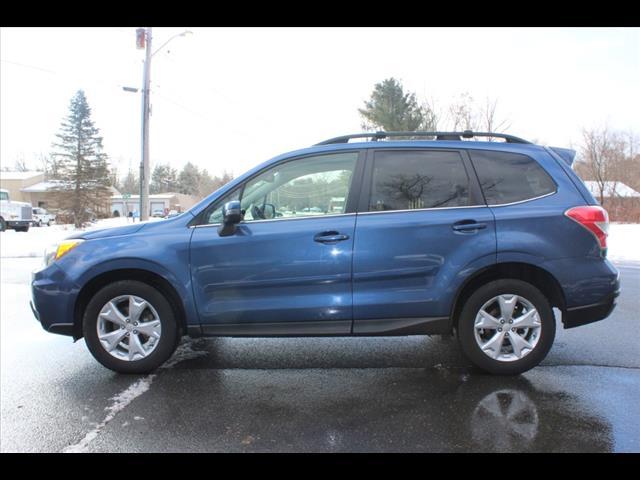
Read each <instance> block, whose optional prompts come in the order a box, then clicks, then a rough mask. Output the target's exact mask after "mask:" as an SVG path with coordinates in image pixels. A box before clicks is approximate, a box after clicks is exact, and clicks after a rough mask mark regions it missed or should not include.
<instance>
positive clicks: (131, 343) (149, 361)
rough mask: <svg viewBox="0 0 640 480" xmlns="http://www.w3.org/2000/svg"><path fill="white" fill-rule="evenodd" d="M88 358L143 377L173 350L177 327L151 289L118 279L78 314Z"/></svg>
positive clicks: (165, 303) (167, 306) (165, 304)
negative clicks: (80, 315)
mask: <svg viewBox="0 0 640 480" xmlns="http://www.w3.org/2000/svg"><path fill="white" fill-rule="evenodd" d="M83 332H84V337H85V342H86V344H87V347H88V348H89V351H90V352H91V354H92V355H93V356H94V357H95V358H96V360H98V361H99V362H100V363H101V364H102V365H104V366H105V367H107V368H109V369H111V370H114V371H116V372H120V373H149V372H151V371H153V370H155V369H156V368H158V367H159V366H160V365H162V364H163V363H164V362H165V361H166V360H168V359H169V357H170V356H171V355H172V354H173V352H174V351H175V349H176V347H177V345H178V341H179V339H180V338H179V329H178V325H177V321H176V318H175V313H174V312H173V309H172V308H171V305H170V304H169V302H168V301H167V300H166V298H165V296H164V295H163V294H162V293H161V292H159V291H158V290H157V289H155V288H154V287H152V286H150V285H148V284H146V283H142V282H138V281H134V280H124V281H119V282H115V283H112V284H110V285H107V286H106V287H104V288H103V289H101V290H100V291H98V293H96V294H95V295H94V296H93V298H92V299H91V301H90V302H89V304H88V305H87V308H86V310H85V313H84V318H83Z"/></svg>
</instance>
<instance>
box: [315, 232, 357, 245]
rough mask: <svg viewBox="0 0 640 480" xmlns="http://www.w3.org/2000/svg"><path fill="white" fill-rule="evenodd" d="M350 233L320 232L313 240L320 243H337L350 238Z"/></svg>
mask: <svg viewBox="0 0 640 480" xmlns="http://www.w3.org/2000/svg"><path fill="white" fill-rule="evenodd" d="M348 239H349V235H344V234H342V233H340V232H320V233H318V234H317V235H315V236H314V237H313V240H314V241H316V242H320V243H335V242H341V241H343V240H348Z"/></svg>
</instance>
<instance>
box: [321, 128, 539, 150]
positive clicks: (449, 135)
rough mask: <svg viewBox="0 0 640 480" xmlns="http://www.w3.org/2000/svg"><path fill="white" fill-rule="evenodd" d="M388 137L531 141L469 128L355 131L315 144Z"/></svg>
mask: <svg viewBox="0 0 640 480" xmlns="http://www.w3.org/2000/svg"><path fill="white" fill-rule="evenodd" d="M388 137H436V140H462V139H463V138H473V137H495V138H504V139H505V140H506V141H507V143H531V142H529V141H527V140H524V139H522V138H519V137H514V136H513V135H507V134H506V133H495V132H472V131H471V130H465V131H464V132H420V131H418V132H369V133H355V134H353V135H343V136H341V137H335V138H330V139H329V140H325V141H323V142H320V143H316V144H315V145H314V146H317V145H332V144H335V143H349V140H351V139H352V138H371V139H372V141H373V142H377V141H378V140H383V139H385V138H388Z"/></svg>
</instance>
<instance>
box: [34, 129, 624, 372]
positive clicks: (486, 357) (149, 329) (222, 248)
mask: <svg viewBox="0 0 640 480" xmlns="http://www.w3.org/2000/svg"><path fill="white" fill-rule="evenodd" d="M476 137H500V138H502V139H503V140H505V141H501V142H497V141H478V140H476ZM356 138H357V139H360V140H361V141H356V142H353V141H351V140H353V139H356ZM389 139H394V141H389ZM574 155H575V152H573V151H572V150H567V149H558V148H549V147H542V146H538V145H534V144H531V143H529V142H527V141H525V140H522V139H520V138H517V137H513V136H510V135H504V134H495V133H474V132H470V131H465V132H457V133H456V132H444V133H440V132H378V133H365V134H357V135H349V136H344V137H338V138H334V139H331V140H327V141H325V142H322V143H319V144H317V145H315V146H313V147H311V148H307V149H304V150H299V151H295V152H291V153H287V154H284V155H281V156H278V157H276V158H273V159H272V160H269V161H268V162H266V163H263V164H262V165H259V166H258V167H256V168H254V169H252V170H250V171H249V172H247V173H245V174H244V175H242V176H240V177H238V178H236V179H235V180H233V181H232V182H230V183H228V184H227V185H225V186H224V187H222V188H220V189H219V190H218V191H216V192H214V193H212V194H211V195H210V196H209V197H207V198H205V199H204V200H202V201H201V202H200V203H198V204H197V205H195V206H194V207H193V208H191V209H190V210H189V211H187V212H185V213H183V214H181V215H178V216H176V217H173V218H169V219H166V220H163V221H158V222H151V223H139V224H132V225H127V226H123V227H118V228H110V229H105V230H98V231H91V232H84V233H79V234H77V235H75V236H73V237H70V238H69V239H67V240H65V241H63V242H61V243H60V244H58V245H56V246H54V247H53V248H52V249H50V250H49V251H47V253H46V254H45V266H44V267H43V268H42V269H41V270H39V271H36V272H34V273H33V280H32V304H31V306H32V310H33V312H34V314H35V316H36V318H37V319H38V320H39V321H40V322H41V324H42V326H43V328H45V329H46V330H47V331H49V332H52V333H59V334H63V335H70V336H72V337H73V338H74V339H75V340H78V339H80V338H82V337H84V338H85V341H86V344H87V346H88V348H89V350H90V351H91V353H92V354H93V355H94V356H95V358H96V359H97V360H98V361H99V362H100V363H102V364H103V365H104V366H106V367H107V368H110V369H112V370H115V371H118V372H123V373H143V372H149V371H152V370H154V369H155V368H157V367H158V366H160V365H161V364H162V363H163V362H164V361H166V360H167V359H168V358H169V357H170V356H171V355H172V353H173V352H174V350H175V348H176V346H177V344H178V342H179V340H180V338H181V337H182V336H183V335H185V334H186V335H189V336H191V337H201V336H231V337H239V336H249V337H266V336H278V337H279V336H348V335H354V336H372V335H432V334H440V335H449V334H452V333H454V332H455V333H456V334H457V336H458V339H459V343H460V346H461V348H462V351H463V352H464V353H465V355H466V356H467V357H468V359H469V360H470V361H471V362H472V363H473V364H475V365H476V366H477V367H479V368H480V369H482V370H485V371H488V372H491V373H495V374H517V373H520V372H523V371H526V370H528V369H530V368H532V367H534V366H535V365H537V364H538V363H539V362H540V361H542V359H543V358H544V357H545V356H546V354H547V353H548V351H549V349H550V348H551V345H552V343H553V339H554V336H555V329H556V314H555V313H554V310H553V309H554V308H556V309H557V312H556V313H559V314H560V315H559V318H561V321H562V323H563V324H564V327H565V328H572V327H576V326H579V325H583V324H586V323H590V322H594V321H596V320H601V319H603V318H605V317H607V316H608V315H609V314H610V313H611V311H612V309H613V308H614V305H615V297H616V296H617V295H618V293H619V274H618V272H617V270H616V269H615V268H614V267H613V265H612V264H611V263H610V262H609V261H608V260H607V258H606V253H607V229H608V216H607V212H606V211H605V210H604V209H603V208H601V207H600V206H599V205H598V203H597V202H596V200H595V199H594V198H593V196H592V195H591V194H590V193H589V191H588V190H587V188H585V186H584V184H583V183H582V182H581V180H580V179H579V178H578V177H577V176H576V175H575V173H574V172H573V171H572V169H571V163H572V162H573V157H574Z"/></svg>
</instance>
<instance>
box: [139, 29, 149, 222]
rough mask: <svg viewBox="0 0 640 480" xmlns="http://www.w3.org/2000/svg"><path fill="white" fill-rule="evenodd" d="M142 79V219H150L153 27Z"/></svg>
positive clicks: (147, 39) (147, 45) (146, 30)
mask: <svg viewBox="0 0 640 480" xmlns="http://www.w3.org/2000/svg"><path fill="white" fill-rule="evenodd" d="M145 37H146V38H145V40H146V41H145V47H146V52H145V60H144V70H143V80H142V161H141V162H140V221H141V222H142V221H144V220H149V176H150V168H149V94H150V92H149V86H150V84H151V27H149V28H146V29H145Z"/></svg>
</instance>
